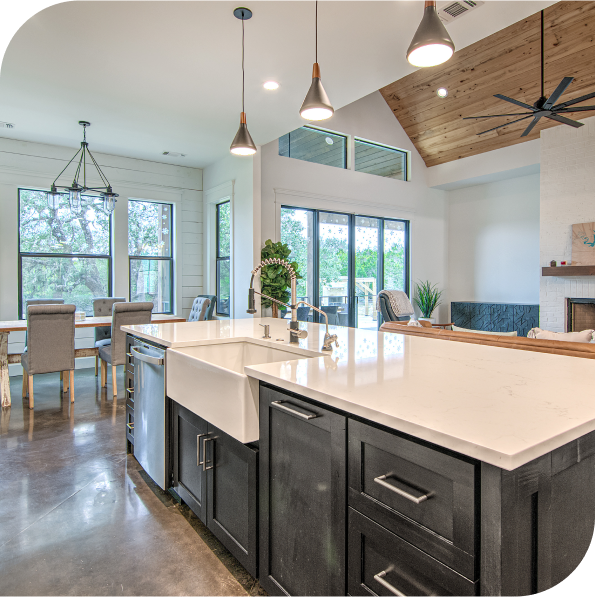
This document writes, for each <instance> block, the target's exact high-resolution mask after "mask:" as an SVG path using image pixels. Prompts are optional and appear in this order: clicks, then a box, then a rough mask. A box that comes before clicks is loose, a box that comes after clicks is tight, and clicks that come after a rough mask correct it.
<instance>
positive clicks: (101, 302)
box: [93, 297, 126, 377]
mask: <svg viewBox="0 0 595 597" xmlns="http://www.w3.org/2000/svg"><path fill="white" fill-rule="evenodd" d="M125 302H126V299H125V298H124V297H99V298H95V299H93V317H108V316H109V317H111V315H112V307H113V306H114V303H125ZM111 337H112V328H111V327H107V326H103V327H97V328H95V348H99V347H101V346H106V345H107V344H109V341H110V338H111ZM98 365H99V355H97V356H96V357H95V377H97V370H98Z"/></svg>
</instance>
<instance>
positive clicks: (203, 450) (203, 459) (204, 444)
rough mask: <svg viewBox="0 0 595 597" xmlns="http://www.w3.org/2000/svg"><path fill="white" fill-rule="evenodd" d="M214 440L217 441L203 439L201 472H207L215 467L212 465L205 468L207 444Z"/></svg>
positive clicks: (208, 438)
mask: <svg viewBox="0 0 595 597" xmlns="http://www.w3.org/2000/svg"><path fill="white" fill-rule="evenodd" d="M205 435H206V434H205ZM216 439H217V438H216V437H205V438H204V439H203V440H202V470H203V471H209V470H211V469H212V468H214V466H215V464H214V463H213V464H211V466H207V442H213V441H215V440H216ZM211 462H213V461H212V460H211Z"/></svg>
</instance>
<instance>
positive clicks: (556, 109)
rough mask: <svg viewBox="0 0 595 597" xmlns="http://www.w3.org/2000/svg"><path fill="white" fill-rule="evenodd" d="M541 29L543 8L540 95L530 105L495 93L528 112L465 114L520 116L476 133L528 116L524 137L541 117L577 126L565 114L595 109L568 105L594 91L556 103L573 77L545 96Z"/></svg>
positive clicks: (577, 101) (585, 98)
mask: <svg viewBox="0 0 595 597" xmlns="http://www.w3.org/2000/svg"><path fill="white" fill-rule="evenodd" d="M543 30H544V18H543V10H542V11H541V97H540V98H539V99H538V100H537V101H536V102H535V103H534V104H533V105H532V106H530V105H529V104H525V103H524V102H520V101H518V100H515V99H512V98H511V97H507V96H506V95H502V94H501V93H496V94H495V95H494V97H497V98H499V99H502V100H504V101H507V102H510V103H511V104H516V105H517V106H520V107H521V108H526V109H527V110H530V111H529V112H518V113H515V114H494V115H491V116H466V117H465V118H463V120H472V119H478V118H500V117H502V116H522V118H519V119H517V120H513V121H512V122H507V123H505V124H501V125H499V126H495V127H494V128H491V129H488V130H487V131H482V132H481V133H477V134H478V135H485V133H490V132H491V131H495V130H496V129H500V128H502V127H504V126H510V125H511V124H514V123H515V122H521V121H522V120H527V119H528V118H532V119H533V120H532V121H531V122H530V123H529V126H528V127H527V128H526V129H525V130H524V131H523V134H522V135H521V137H526V136H527V135H528V134H529V133H530V132H531V131H532V130H533V128H534V127H535V125H536V124H537V123H538V122H539V120H540V119H541V118H544V117H545V118H549V119H550V120H555V121H556V122H561V123H562V124H568V125H569V126H573V127H575V128H579V127H581V126H583V123H582V122H576V121H575V120H571V119H570V118H566V116H564V115H565V114H570V113H571V112H585V111H588V110H595V106H577V107H575V108H573V107H570V106H574V105H575V104H579V103H580V102H584V101H585V100H588V99H591V98H592V97H595V93H588V94H587V95H583V96H581V97H577V98H576V99H573V100H570V101H568V102H562V103H561V104H557V105H555V104H556V102H557V101H558V100H559V99H560V96H561V95H562V94H563V93H564V92H565V91H566V88H567V87H568V86H569V85H570V83H572V81H573V80H574V77H564V78H563V79H562V81H561V82H560V84H559V85H558V87H556V89H555V90H554V92H553V93H552V95H550V96H549V97H548V98H546V97H545V91H544V78H545V75H544V70H545V60H544V46H543Z"/></svg>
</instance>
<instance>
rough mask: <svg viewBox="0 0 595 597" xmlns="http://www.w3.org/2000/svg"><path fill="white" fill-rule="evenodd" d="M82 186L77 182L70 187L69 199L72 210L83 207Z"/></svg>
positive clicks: (78, 209)
mask: <svg viewBox="0 0 595 597" xmlns="http://www.w3.org/2000/svg"><path fill="white" fill-rule="evenodd" d="M81 188H82V187H79V185H77V184H76V182H75V183H73V184H72V186H71V187H70V188H69V189H68V201H69V203H70V209H71V210H72V211H80V209H81Z"/></svg>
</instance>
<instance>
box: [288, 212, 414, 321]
mask: <svg viewBox="0 0 595 597" xmlns="http://www.w3.org/2000/svg"><path fill="white" fill-rule="evenodd" d="M281 209H282V210H283V209H298V210H301V211H308V212H311V213H312V217H313V223H312V229H313V233H314V234H313V238H312V242H313V248H314V255H315V256H316V257H315V259H313V260H312V282H313V289H312V292H313V297H312V304H313V305H314V306H315V307H320V268H319V261H320V253H319V247H320V218H319V215H320V214H321V213H331V214H338V215H344V216H347V217H348V219H349V221H348V238H349V254H348V260H347V268H348V274H347V278H348V286H349V287H348V293H349V294H348V301H349V302H348V305H349V327H353V328H355V327H356V326H357V321H356V316H357V309H356V308H355V282H354V281H355V266H356V262H355V261H356V250H355V249H356V247H355V244H356V243H355V228H356V218H358V217H359V218H371V219H376V220H379V222H380V225H379V230H378V247H379V249H380V248H381V249H382V250H379V251H378V270H377V280H378V282H377V292H380V291H381V290H384V222H385V221H390V222H400V223H402V224H403V225H404V232H405V272H404V277H405V294H406V295H407V296H408V297H409V298H411V280H410V272H411V238H410V223H411V222H410V220H404V219H402V218H393V217H385V216H372V215H369V214H361V213H346V212H341V211H338V210H333V209H314V208H310V207H300V206H298V205H281ZM290 257H291V256H290ZM381 319H382V317H381V316H379V318H378V326H379V327H380V323H381ZM322 320H323V317H322V316H320V315H319V314H318V312H317V311H314V313H313V321H314V322H316V323H320V322H321V321H322Z"/></svg>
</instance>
